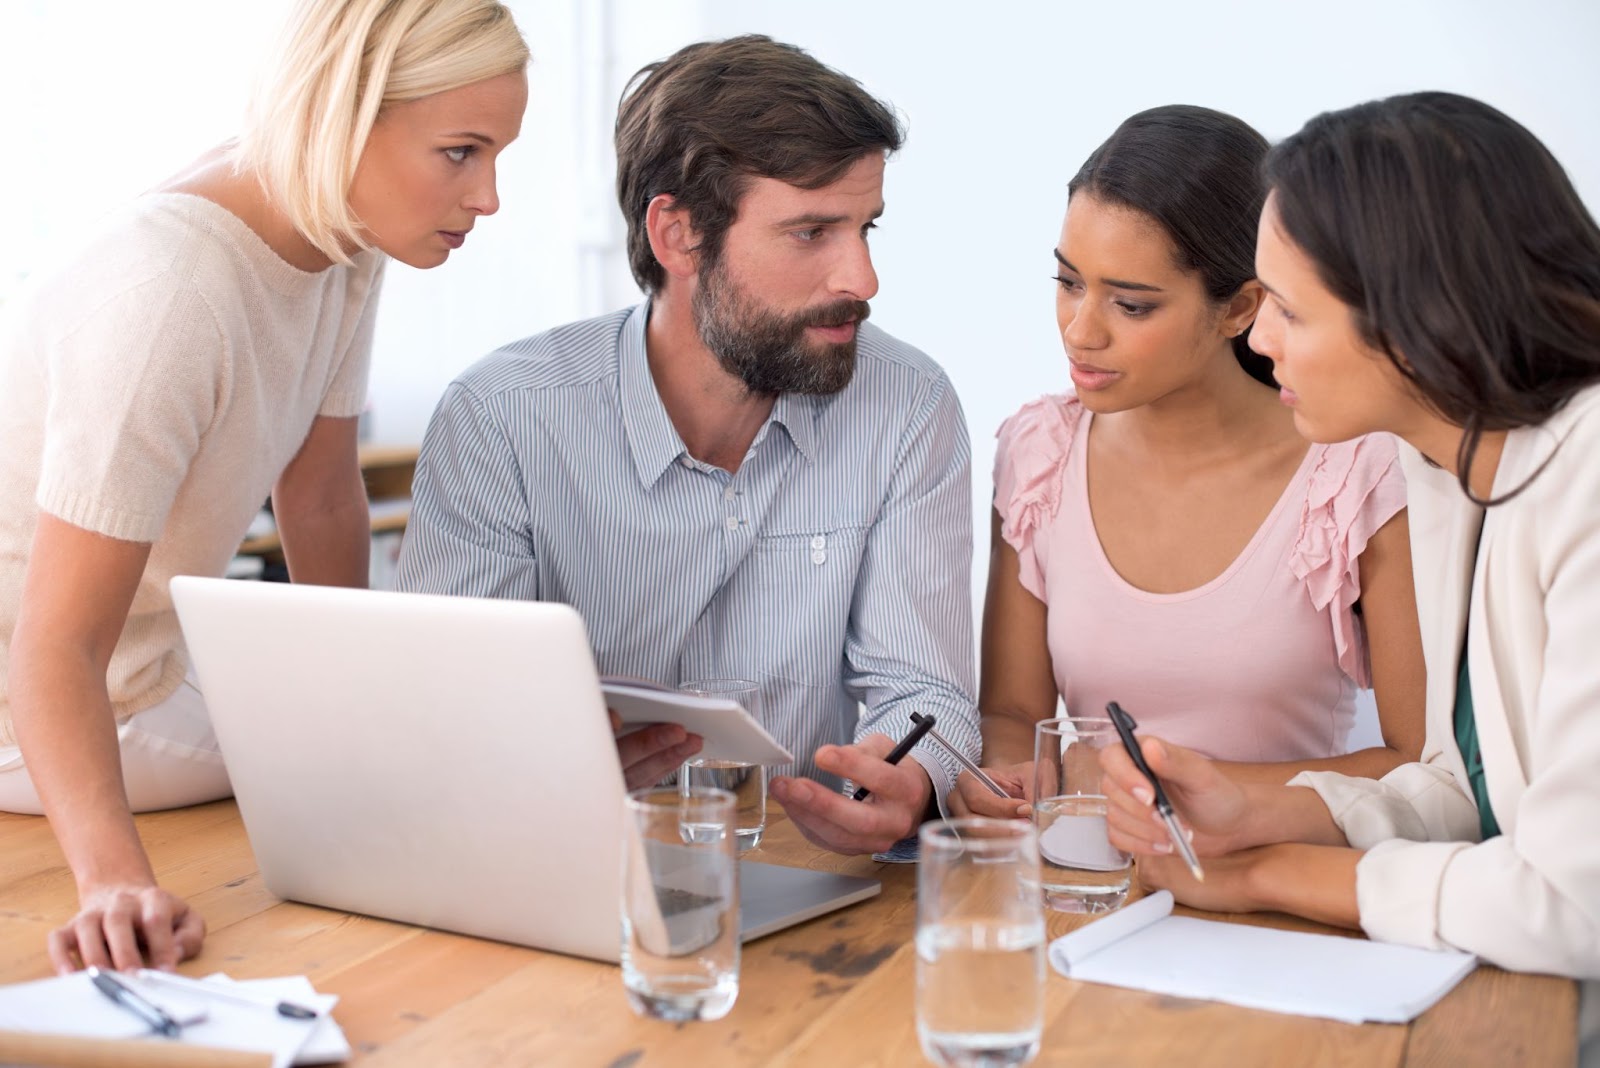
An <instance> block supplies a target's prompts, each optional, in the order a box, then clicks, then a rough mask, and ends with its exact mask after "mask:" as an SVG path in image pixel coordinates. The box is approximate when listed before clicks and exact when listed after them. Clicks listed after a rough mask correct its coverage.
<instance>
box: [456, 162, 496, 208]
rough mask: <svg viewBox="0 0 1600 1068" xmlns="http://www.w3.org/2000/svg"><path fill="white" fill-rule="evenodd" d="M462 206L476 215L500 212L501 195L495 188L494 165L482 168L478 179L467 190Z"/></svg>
mask: <svg viewBox="0 0 1600 1068" xmlns="http://www.w3.org/2000/svg"><path fill="white" fill-rule="evenodd" d="M461 206H462V207H463V208H465V209H466V210H468V211H470V212H472V213H473V214H474V215H493V214H494V213H495V212H497V211H499V210H500V193H499V190H498V189H497V188H496V186H495V168H494V164H492V163H491V164H490V165H489V166H487V167H484V168H482V169H481V170H480V171H479V174H478V178H477V180H476V181H474V182H473V183H472V185H471V186H469V187H468V189H467V195H466V196H465V197H464V198H463V199H462V201H461Z"/></svg>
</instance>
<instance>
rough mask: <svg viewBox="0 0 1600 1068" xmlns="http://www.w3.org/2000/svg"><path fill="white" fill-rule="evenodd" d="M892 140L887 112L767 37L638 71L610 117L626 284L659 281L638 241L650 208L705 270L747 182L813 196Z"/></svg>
mask: <svg viewBox="0 0 1600 1068" xmlns="http://www.w3.org/2000/svg"><path fill="white" fill-rule="evenodd" d="M904 140H905V134H904V131H903V130H902V129H901V127H900V123H899V120H898V119H896V117H895V115H894V112H893V111H891V110H890V108H889V107H888V106H887V105H885V104H883V103H882V102H880V101H878V100H877V99H875V98H874V97H872V96H871V95H870V94H869V93H868V92H867V91H866V90H865V89H863V88H862V87H861V84H860V83H859V82H857V81H856V80H855V79H853V78H850V77H847V76H846V75H844V74H841V73H839V72H838V71H836V70H833V69H832V68H830V67H825V66H823V65H822V64H821V63H819V62H817V61H816V60H815V59H813V58H812V57H811V56H810V55H809V54H807V53H806V52H804V51H802V50H800V49H798V48H796V47H794V46H793V45H786V44H780V43H778V42H776V41H774V40H772V39H771V38H770V37H762V36H759V35H755V34H750V35H746V36H743V37H732V38H729V39H728V40H726V41H704V42H701V43H699V44H692V45H689V46H688V47H687V48H683V49H680V50H678V51H677V52H675V53H673V54H672V55H671V56H669V57H667V58H666V59H664V60H661V61H660V62H657V63H651V64H649V65H648V66H646V67H644V68H643V69H642V70H640V71H639V72H638V73H637V74H635V75H634V76H633V78H632V80H631V81H630V82H629V83H628V87H627V88H626V89H624V90H623V94H622V103H621V106H620V108H619V109H618V112H617V131H616V148H617V201H618V203H619V204H620V205H621V206H622V215H623V217H624V218H625V219H626V220H627V222H628V265H629V267H630V268H631V269H632V271H633V277H634V280H635V281H637V282H638V283H639V285H640V287H641V288H642V289H644V290H645V291H646V292H651V291H654V290H656V289H658V288H659V287H660V286H661V284H662V283H663V282H664V281H665V280H666V277H665V272H664V271H663V270H662V268H661V264H660V263H659V262H657V261H656V258H655V254H654V253H653V252H651V251H650V237H649V235H648V234H647V233H646V232H645V212H646V210H647V209H648V208H649V206H650V201H651V200H653V199H654V198H655V197H658V196H660V195H662V194H667V195H670V196H671V197H672V198H673V199H674V200H675V201H676V202H677V204H678V205H679V206H680V207H683V208H685V209H687V210H688V213H689V219H690V221H691V223H692V224H693V226H694V228H695V229H696V230H697V231H698V233H699V235H700V246H699V248H700V250H701V251H702V253H704V255H705V258H706V262H707V263H715V262H716V259H717V257H718V256H719V255H720V253H721V251H722V239H723V236H724V235H725V234H726V233H727V230H728V227H729V226H730V225H732V223H733V221H734V219H735V218H736V217H737V215H738V208H739V198H740V197H741V196H743V195H744V191H745V189H746V187H747V186H748V184H749V180H750V179H751V178H752V177H761V178H777V179H779V180H780V181H784V182H788V183H789V184H791V185H796V186H799V187H800V188H802V189H819V188H821V187H822V186H825V185H827V184H828V183H830V182H834V181H837V180H838V179H839V178H840V177H841V176H842V175H843V174H844V172H845V171H847V170H849V169H850V167H851V166H852V165H853V164H854V163H855V162H856V161H857V160H859V159H861V158H862V157H863V156H865V155H867V154H869V153H873V152H879V153H888V152H894V151H897V150H898V149H899V148H900V145H901V143H902V142H903V141H904Z"/></svg>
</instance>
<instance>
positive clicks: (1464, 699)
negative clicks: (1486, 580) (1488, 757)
mask: <svg viewBox="0 0 1600 1068" xmlns="http://www.w3.org/2000/svg"><path fill="white" fill-rule="evenodd" d="M1466 644H1467V643H1466V642H1465V641H1463V642H1462V643H1461V672H1460V673H1459V674H1458V675H1457V676H1456V748H1457V749H1459V750H1461V759H1462V760H1463V761H1464V762H1465V763H1466V765H1467V779H1468V781H1470V782H1471V783H1472V799H1473V800H1474V801H1475V802H1477V805H1478V828H1479V830H1480V831H1481V832H1482V834H1483V840H1484V841H1485V842H1487V841H1488V840H1489V839H1491V838H1494V837H1496V836H1498V835H1499V833H1500V824H1499V823H1497V822H1495V818H1494V809H1493V808H1491V807H1490V805H1489V786H1488V784H1487V783H1485V782H1484V780H1483V753H1482V752H1481V751H1480V750H1479V749H1478V720H1477V717H1476V716H1474V715H1473V712H1472V677H1471V674H1470V673H1469V672H1468V671H1467V648H1466Z"/></svg>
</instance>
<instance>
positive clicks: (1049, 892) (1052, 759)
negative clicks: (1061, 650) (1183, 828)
mask: <svg viewBox="0 0 1600 1068" xmlns="http://www.w3.org/2000/svg"><path fill="white" fill-rule="evenodd" d="M1120 744H1121V741H1120V740H1119V738H1118V737H1117V729H1116V727H1115V726H1114V725H1113V724H1112V722H1111V720H1110V719H1108V718H1107V717H1105V716H1064V717H1062V718H1060V719H1047V720H1043V721H1041V722H1040V723H1039V724H1037V725H1036V726H1035V727H1034V733H1033V774H1034V783H1033V788H1034V794H1033V796H1034V803H1033V822H1034V826H1036V827H1037V828H1038V829H1039V859H1040V861H1041V865H1040V868H1041V873H1042V875H1043V879H1044V898H1045V902H1046V903H1047V904H1048V905H1049V906H1050V907H1051V908H1053V909H1056V910H1058V911H1060V912H1077V913H1089V914H1093V913H1101V912H1111V911H1113V910H1115V909H1119V908H1121V907H1122V905H1123V902H1125V901H1127V900H1128V882H1129V875H1130V874H1131V872H1132V864H1133V858H1132V857H1130V856H1129V855H1128V854H1127V853H1124V852H1123V851H1122V850H1120V849H1117V848H1115V847H1114V846H1112V844H1111V840H1110V838H1109V837H1108V836H1107V834H1106V795H1105V790H1104V788H1103V787H1102V786H1101V784H1100V750H1102V749H1104V748H1105V747H1106V746H1108V745H1120Z"/></svg>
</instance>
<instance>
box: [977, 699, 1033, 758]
mask: <svg viewBox="0 0 1600 1068" xmlns="http://www.w3.org/2000/svg"><path fill="white" fill-rule="evenodd" d="M978 726H979V729H980V731H981V732H982V734H983V763H984V764H986V765H989V766H991V767H1000V766H1003V765H1008V764H1024V763H1027V762H1028V761H1030V760H1032V759H1033V735H1034V721H1033V719H1032V718H1031V717H1027V716H1025V715H1024V714H1023V713H1021V712H1019V711H1015V710H1010V709H997V710H990V709H984V710H983V712H982V719H981V720H980V721H979V724H978Z"/></svg>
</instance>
